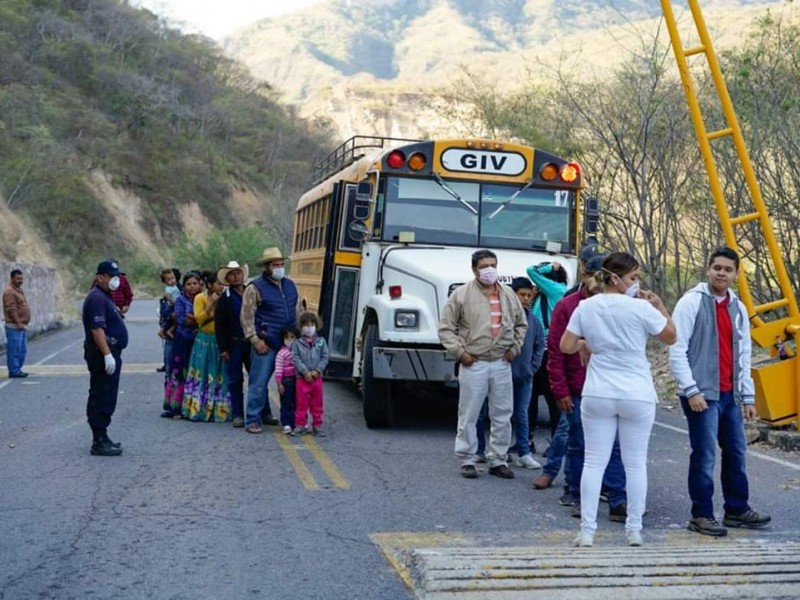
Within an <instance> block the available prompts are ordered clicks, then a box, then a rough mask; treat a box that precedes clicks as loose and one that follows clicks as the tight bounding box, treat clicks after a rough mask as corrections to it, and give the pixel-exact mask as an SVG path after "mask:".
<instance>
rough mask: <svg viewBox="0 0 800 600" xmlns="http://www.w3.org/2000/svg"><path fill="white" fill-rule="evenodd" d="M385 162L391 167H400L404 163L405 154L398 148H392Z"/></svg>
mask: <svg viewBox="0 0 800 600" xmlns="http://www.w3.org/2000/svg"><path fill="white" fill-rule="evenodd" d="M386 164H387V165H389V166H390V167H391V168H392V169H402V168H403V166H404V165H405V164H406V155H405V154H404V153H403V152H402V151H400V150H393V151H392V152H390V153H389V156H387V157H386Z"/></svg>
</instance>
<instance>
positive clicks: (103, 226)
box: [0, 0, 326, 289]
mask: <svg viewBox="0 0 800 600" xmlns="http://www.w3.org/2000/svg"><path fill="white" fill-rule="evenodd" d="M325 145H326V138H325V135H324V132H320V131H317V130H315V129H314V128H312V127H311V126H309V125H308V124H306V123H305V122H303V121H301V120H300V119H298V118H297V117H295V116H294V115H293V113H292V112H291V111H290V110H288V109H286V108H284V107H283V106H281V104H280V103H279V102H278V99H277V96H276V94H275V93H274V92H273V90H272V89H271V88H270V86H268V85H265V84H264V83H260V82H257V81H255V80H253V79H252V77H251V76H249V75H248V74H247V73H246V71H245V69H244V68H242V67H241V66H240V65H238V64H237V63H235V62H234V61H232V60H231V59H229V58H227V57H226V56H225V55H224V54H223V53H222V51H221V50H220V48H219V47H218V46H217V45H216V44H214V43H213V42H212V41H211V40H209V39H207V38H204V37H201V36H197V35H184V34H182V33H180V32H179V31H178V30H175V29H172V28H170V27H169V26H168V25H167V24H165V23H164V22H162V21H161V20H159V18H157V17H156V16H155V15H154V14H152V13H150V12H148V11H143V10H137V9H134V8H132V7H131V6H129V5H128V4H127V2H126V1H124V0H3V1H2V2H0V261H6V262H19V263H35V264H46V265H50V266H53V267H56V268H57V271H58V272H59V273H60V274H61V275H63V276H66V277H68V278H69V279H70V281H68V286H67V287H77V288H78V289H85V286H86V277H87V275H88V274H89V271H90V269H91V268H93V267H94V266H95V265H96V264H97V262H98V260H99V259H101V258H102V257H104V256H109V255H110V256H115V257H117V258H118V259H120V261H121V262H122V263H123V266H127V267H128V270H129V272H130V270H131V269H133V270H135V271H136V270H138V271H140V272H141V273H142V275H143V276H144V277H156V276H157V271H155V269H157V268H158V267H159V266H162V265H164V264H166V263H167V262H168V261H169V260H171V259H172V256H173V252H174V251H175V249H176V246H177V245H178V244H180V243H181V239H182V236H184V235H188V236H190V237H192V238H194V239H200V240H202V239H203V238H204V237H205V236H207V235H208V233H209V232H210V231H211V230H212V229H215V228H234V227H240V226H256V225H258V226H260V227H261V228H262V229H263V230H264V239H265V240H272V241H275V242H279V243H281V244H282V245H285V244H286V243H287V241H288V231H289V229H290V223H291V210H290V208H289V207H290V206H292V205H293V204H294V202H295V201H296V198H297V197H298V194H299V192H300V190H301V189H302V187H303V186H304V185H305V183H306V180H307V173H308V172H309V165H310V164H311V163H313V161H314V160H315V158H316V157H317V156H319V155H320V154H322V153H324V152H325V148H324V146H325ZM180 266H181V267H182V268H186V267H189V266H204V267H213V266H215V265H180ZM67 274H68V275H67Z"/></svg>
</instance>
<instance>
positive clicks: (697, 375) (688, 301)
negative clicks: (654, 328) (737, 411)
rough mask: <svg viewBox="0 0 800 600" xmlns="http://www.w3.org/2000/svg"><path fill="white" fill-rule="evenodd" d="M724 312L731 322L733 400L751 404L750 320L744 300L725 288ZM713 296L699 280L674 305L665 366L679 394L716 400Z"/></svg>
mask: <svg viewBox="0 0 800 600" xmlns="http://www.w3.org/2000/svg"><path fill="white" fill-rule="evenodd" d="M728 298H729V303H728V314H729V315H730V317H731V325H732V326H733V395H734V398H735V400H736V401H737V402H742V403H744V404H753V403H754V402H755V393H754V386H753V379H752V377H751V376H750V353H751V350H752V342H751V341H750V320H749V319H748V317H747V310H746V309H745V307H744V304H742V303H741V301H739V299H738V298H737V297H736V294H734V293H733V291H732V290H728ZM715 304H716V299H715V298H714V296H713V294H712V293H711V291H710V290H709V287H708V284H707V283H699V284H697V285H696V286H695V287H694V288H692V289H691V290H689V291H688V292H686V293H685V294H684V295H683V297H682V298H681V299H680V300H678V304H676V305H675V311H674V312H673V313H672V320H673V321H674V322H675V327H676V329H677V332H678V341H677V342H675V344H673V345H672V346H670V348H669V366H670V369H671V370H672V374H673V375H674V376H675V379H677V381H678V391H679V393H680V395H681V396H686V397H687V398H688V397H691V396H694V395H695V394H698V393H700V394H703V397H704V398H705V399H706V400H719V343H718V340H717V309H716V306H715Z"/></svg>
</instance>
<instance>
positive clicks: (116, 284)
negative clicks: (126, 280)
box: [108, 277, 119, 292]
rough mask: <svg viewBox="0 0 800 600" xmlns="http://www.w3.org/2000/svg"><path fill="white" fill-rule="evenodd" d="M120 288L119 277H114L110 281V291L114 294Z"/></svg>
mask: <svg viewBox="0 0 800 600" xmlns="http://www.w3.org/2000/svg"><path fill="white" fill-rule="evenodd" d="M118 287H119V277H112V278H111V279H109V280H108V289H110V290H111V291H112V292H113V291H114V290H116V289H117V288H118Z"/></svg>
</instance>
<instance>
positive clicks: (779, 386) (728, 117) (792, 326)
mask: <svg viewBox="0 0 800 600" xmlns="http://www.w3.org/2000/svg"><path fill="white" fill-rule="evenodd" d="M660 1H661V10H662V13H663V15H664V20H665V22H666V25H667V29H668V31H669V36H670V41H671V43H672V49H673V51H674V53H675V59H676V61H677V64H678V70H679V72H680V76H681V80H682V82H683V89H684V92H685V93H686V99H687V101H688V104H689V112H690V114H691V118H692V123H693V124H694V128H695V133H696V135H697V140H698V142H699V144H700V153H701V155H702V157H703V162H704V163H705V167H706V172H707V173H708V179H709V184H710V187H711V195H712V197H713V199H714V204H715V206H716V210H717V213H718V215H719V217H720V225H721V227H722V231H723V233H724V235H725V242H726V244H727V245H728V246H730V247H731V248H734V249H736V250H737V251H738V249H739V246H738V243H737V241H736V235H735V232H734V227H736V226H738V225H742V224H745V223H750V222H754V221H757V222H758V224H759V226H760V229H761V233H762V235H763V238H764V241H765V243H766V247H767V250H768V252H769V256H770V260H771V261H772V265H773V266H774V269H775V273H776V275H777V278H778V283H779V285H780V291H781V295H782V297H781V298H779V299H777V300H773V301H771V302H767V303H765V304H758V305H757V304H755V302H754V300H753V296H752V294H751V293H750V287H749V285H748V282H747V278H746V275H745V269H741V270H740V272H739V278H738V281H737V283H738V289H739V296H740V297H741V299H742V302H744V305H745V306H746V307H747V312H748V315H749V316H750V322H751V324H752V328H751V335H752V338H753V341H754V342H755V343H756V344H758V345H759V346H762V347H766V348H773V349H774V348H780V349H781V350H782V352H781V354H782V356H781V357H779V358H774V359H770V360H766V361H763V362H761V363H754V365H753V373H752V374H753V379H754V381H755V384H756V410H757V413H758V416H759V418H760V419H761V420H763V421H766V422H768V423H771V424H773V425H786V424H789V423H791V422H792V421H794V422H795V424H796V426H797V427H798V429H800V419H798V414H800V388H799V387H798V381H800V359H798V357H797V356H795V355H794V353H793V352H792V351H791V350H790V349H788V348H785V347H784V345H783V344H784V342H785V341H786V340H787V339H790V338H795V337H796V335H797V334H798V332H800V312H798V307H797V299H796V298H795V296H794V293H793V291H792V286H791V283H790V281H789V276H788V274H787V272H786V266H785V264H784V262H783V258H782V256H781V251H780V248H779V247H778V244H777V241H776V239H775V233H774V230H773V228H772V223H771V222H770V218H769V215H768V213H767V208H766V205H765V204H764V199H763V198H762V196H761V188H760V187H759V184H758V181H757V179H756V176H755V170H754V169H753V164H752V162H751V161H750V157H749V155H748V152H747V147H746V145H745V142H744V138H743V136H742V131H741V128H740V127H739V122H738V119H737V118H736V112H735V111H734V109H733V104H732V102H731V99H730V95H729V93H728V88H727V85H726V84H725V79H724V77H723V75H722V70H721V69H720V66H719V61H718V60H717V55H716V53H715V52H714V46H713V44H712V41H711V37H710V36H709V33H708V29H707V28H706V24H705V20H704V19H703V14H702V12H701V9H700V5H699V2H698V0H686V1H687V2H688V5H689V9H690V11H691V14H692V18H693V21H694V25H695V27H696V29H697V34H698V37H699V40H700V43H699V44H698V45H697V46H694V47H691V48H684V46H683V43H682V41H681V37H680V33H679V30H678V23H677V20H676V18H675V13H674V11H673V2H672V1H671V0H660ZM692 56H705V59H706V61H707V64H708V68H709V71H710V73H711V76H712V79H713V82H714V87H715V89H716V91H717V95H718V100H719V103H720V107H721V109H722V114H723V115H724V117H725V127H723V128H722V129H719V130H716V131H708V129H707V127H706V124H705V122H704V120H703V115H702V112H701V109H700V101H699V99H698V96H697V92H696V89H695V85H694V82H693V79H692V74H691V71H690V69H689V62H688V60H689V58H690V57H692ZM726 138H731V139H732V141H733V145H734V147H735V149H736V154H737V156H738V158H739V162H740V164H741V168H742V172H743V174H744V179H745V183H746V186H747V190H748V191H749V195H750V200H751V201H752V211H751V212H747V213H745V214H741V215H737V216H731V214H730V211H729V209H728V205H727V203H726V201H725V196H724V195H723V191H722V184H721V183H720V178H719V172H718V170H717V166H716V161H715V159H714V155H713V153H712V146H711V143H712V142H713V141H715V140H721V139H726ZM740 255H741V253H740ZM780 308H785V309H786V314H787V315H788V316H785V317H783V318H780V319H777V320H773V321H769V322H766V321H765V320H764V319H762V318H761V316H760V315H762V314H764V313H766V312H769V311H772V310H776V309H780ZM782 358H786V360H781V359H782Z"/></svg>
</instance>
